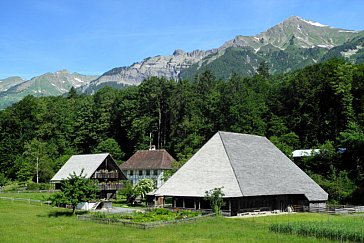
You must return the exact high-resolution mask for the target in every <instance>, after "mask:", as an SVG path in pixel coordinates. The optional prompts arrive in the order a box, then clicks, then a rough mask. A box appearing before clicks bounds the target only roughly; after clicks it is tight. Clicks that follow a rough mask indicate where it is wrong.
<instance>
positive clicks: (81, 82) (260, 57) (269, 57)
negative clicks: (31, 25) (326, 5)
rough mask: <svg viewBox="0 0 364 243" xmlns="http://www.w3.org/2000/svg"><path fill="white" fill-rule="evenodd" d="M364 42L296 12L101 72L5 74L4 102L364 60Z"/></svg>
mask: <svg viewBox="0 0 364 243" xmlns="http://www.w3.org/2000/svg"><path fill="white" fill-rule="evenodd" d="M363 47H364V31H356V30H346V29H341V28H335V27H330V26H328V25H324V24H321V23H318V22H315V21H311V20H306V19H304V18H302V17H299V16H291V17H289V18H287V19H285V20H283V21H282V22H281V23H278V24H277V25H275V26H272V27H271V28H268V29H267V30H265V31H263V32H260V33H258V34H256V35H255V36H243V35H237V36H236V37H235V38H233V39H231V40H228V41H226V42H225V43H223V44H222V45H221V46H220V47H217V48H214V49H210V50H194V51H191V52H186V51H184V50H181V49H176V50H175V51H174V52H173V53H172V54H171V55H166V56H162V55H157V56H154V57H147V58H145V59H143V60H141V61H139V62H135V63H133V64H132V65H130V66H123V67H115V68H113V69H111V70H109V71H106V72H105V73H103V74H102V75H100V76H96V75H94V76H93V75H82V74H77V73H72V74H70V73H69V72H68V71H67V70H60V71H57V72H55V73H46V74H43V75H40V76H37V77H34V78H32V79H30V80H23V79H22V78H20V77H9V78H7V79H2V80H0V108H4V107H6V106H8V105H10V104H12V103H14V102H16V101H18V100H19V99H21V98H22V97H24V96H25V95H27V94H33V95H35V96H42V95H60V94H63V93H66V92H68V91H69V89H70V87H72V86H73V87H75V88H77V90H78V91H79V92H83V93H87V94H93V93H95V92H96V91H97V90H99V89H100V88H102V87H104V86H111V87H115V88H122V87H125V86H130V85H139V84H140V83H141V82H142V81H143V80H144V79H146V78H149V77H152V76H157V77H165V78H167V79H175V80H178V79H188V80H192V79H193V78H194V77H195V76H196V75H198V74H199V73H200V72H202V71H203V70H206V69H209V70H211V71H212V72H213V73H214V75H215V76H216V77H217V78H221V79H226V78H228V77H229V76H230V75H231V73H237V74H239V75H242V76H252V75H254V74H255V73H256V71H257V68H258V66H259V64H260V63H261V62H266V63H267V64H268V67H269V71H270V73H271V74H275V73H284V72H289V71H292V70H296V69H300V68H303V67H305V66H307V65H312V64H315V63H318V62H322V61H325V60H328V59H330V58H333V57H340V58H344V59H347V60H349V61H351V62H354V63H359V62H364V49H363ZM72 75H73V76H72ZM77 75H78V76H77Z"/></svg>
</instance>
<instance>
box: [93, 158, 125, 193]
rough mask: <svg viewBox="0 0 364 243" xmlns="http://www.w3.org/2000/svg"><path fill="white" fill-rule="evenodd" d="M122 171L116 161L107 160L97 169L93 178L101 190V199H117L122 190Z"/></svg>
mask: <svg viewBox="0 0 364 243" xmlns="http://www.w3.org/2000/svg"><path fill="white" fill-rule="evenodd" d="M121 173H122V171H121V170H120V169H119V167H118V166H117V164H116V163H114V161H110V160H108V158H106V160H105V161H104V162H102V164H101V165H100V166H99V168H97V170H96V171H95V173H94V174H93V175H92V176H91V178H92V179H93V180H95V181H96V183H98V186H99V188H100V193H99V197H100V198H107V199H110V198H111V199H116V195H117V191H118V190H120V189H121V188H122V184H121V183H120V179H121V178H122V176H121Z"/></svg>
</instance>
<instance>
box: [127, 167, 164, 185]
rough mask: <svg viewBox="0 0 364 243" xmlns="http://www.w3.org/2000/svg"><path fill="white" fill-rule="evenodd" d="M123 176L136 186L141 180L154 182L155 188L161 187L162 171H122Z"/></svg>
mask: <svg viewBox="0 0 364 243" xmlns="http://www.w3.org/2000/svg"><path fill="white" fill-rule="evenodd" d="M123 172H124V174H125V175H126V178H128V180H129V181H131V182H132V183H133V185H136V184H138V182H139V181H140V180H142V179H152V180H154V181H155V182H156V186H157V188H159V187H160V186H162V185H163V183H164V181H163V174H164V170H145V169H140V170H124V171H123Z"/></svg>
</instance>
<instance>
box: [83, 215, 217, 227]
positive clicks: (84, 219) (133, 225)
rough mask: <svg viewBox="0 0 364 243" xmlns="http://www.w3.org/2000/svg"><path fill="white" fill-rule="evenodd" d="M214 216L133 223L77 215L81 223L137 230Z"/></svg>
mask: <svg viewBox="0 0 364 243" xmlns="http://www.w3.org/2000/svg"><path fill="white" fill-rule="evenodd" d="M214 215H215V214H214V213H212V214H206V215H202V216H197V217H193V218H186V219H178V220H172V221H156V222H147V223H135V222H130V221H125V220H117V219H107V218H97V217H93V216H89V215H77V219H78V220H82V221H93V222H97V223H102V224H117V225H122V226H128V227H134V228H138V229H151V228H155V227H160V226H165V225H170V224H178V223H187V222H194V221H197V220H202V219H206V218H208V217H211V216H214Z"/></svg>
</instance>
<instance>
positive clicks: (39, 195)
mask: <svg viewBox="0 0 364 243" xmlns="http://www.w3.org/2000/svg"><path fill="white" fill-rule="evenodd" d="M50 195H52V193H51V192H19V193H18V192H2V193H0V197H11V198H29V199H34V200H43V201H46V200H48V198H49V196H50Z"/></svg>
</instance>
